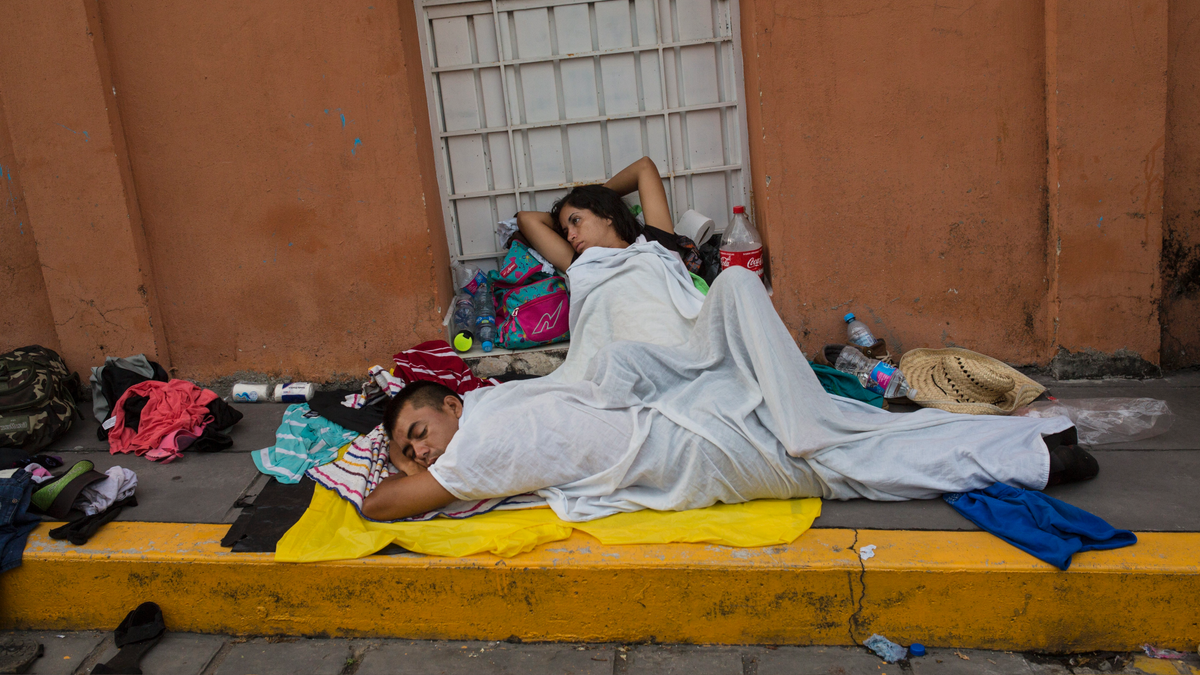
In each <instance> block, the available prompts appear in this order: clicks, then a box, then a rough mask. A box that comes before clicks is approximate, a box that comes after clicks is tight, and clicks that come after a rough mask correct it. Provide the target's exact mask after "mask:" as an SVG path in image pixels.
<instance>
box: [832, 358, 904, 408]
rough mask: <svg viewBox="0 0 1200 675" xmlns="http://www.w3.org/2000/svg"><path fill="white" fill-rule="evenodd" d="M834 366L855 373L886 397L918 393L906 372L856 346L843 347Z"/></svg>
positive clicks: (867, 386) (859, 378)
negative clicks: (910, 383)
mask: <svg viewBox="0 0 1200 675" xmlns="http://www.w3.org/2000/svg"><path fill="white" fill-rule="evenodd" d="M833 367H834V368H837V369H838V370H840V371H842V372H843V373H850V374H851V375H854V376H855V377H857V378H858V381H859V382H860V383H861V384H862V386H864V387H866V388H867V389H870V390H871V391H873V392H875V393H877V394H883V395H884V397H885V398H898V397H900V396H907V397H909V398H914V397H915V396H916V395H917V390H916V389H913V388H912V387H911V386H909V384H908V380H906V379H905V378H904V373H902V372H900V371H899V370H898V369H896V367H895V366H889V365H888V364H886V363H884V362H883V361H877V360H875V359H872V358H870V357H868V356H866V355H865V354H863V353H862V352H860V351H858V349H856V348H854V347H850V346H846V347H845V348H843V349H842V353H841V354H838V357H837V362H836V363H834V364H833Z"/></svg>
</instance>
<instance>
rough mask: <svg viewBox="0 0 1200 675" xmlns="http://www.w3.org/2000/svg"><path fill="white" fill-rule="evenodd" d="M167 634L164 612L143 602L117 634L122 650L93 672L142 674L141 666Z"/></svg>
mask: <svg viewBox="0 0 1200 675" xmlns="http://www.w3.org/2000/svg"><path fill="white" fill-rule="evenodd" d="M166 632H167V625H166V623H165V622H164V621H163V614H162V610H161V609H159V607H158V605H156V604H154V603H153V602H143V603H142V604H140V605H138V608H137V609H135V610H133V611H132V612H130V613H128V614H126V615H125V619H124V620H123V621H121V625H119V626H117V629H116V630H114V631H113V641H114V642H116V643H117V647H119V648H120V649H121V651H119V652H117V655H116V656H114V657H112V658H111V659H109V660H108V663H97V664H96V666H95V667H94V668H92V673H114V674H120V675H142V669H141V668H140V667H139V666H138V664H139V663H141V661H142V657H143V656H145V655H146V652H148V651H150V649H151V648H153V647H154V645H156V644H158V641H159V640H161V639H162V636H163V634H164V633H166Z"/></svg>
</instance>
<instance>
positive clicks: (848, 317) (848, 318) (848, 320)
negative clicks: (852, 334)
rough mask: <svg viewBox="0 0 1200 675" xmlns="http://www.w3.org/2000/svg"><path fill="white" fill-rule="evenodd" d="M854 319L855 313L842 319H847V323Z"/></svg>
mask: <svg viewBox="0 0 1200 675" xmlns="http://www.w3.org/2000/svg"><path fill="white" fill-rule="evenodd" d="M853 320H854V315H853V314H847V315H846V316H843V317H842V321H845V322H846V323H850V322H851V321H853Z"/></svg>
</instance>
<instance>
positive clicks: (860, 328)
mask: <svg viewBox="0 0 1200 675" xmlns="http://www.w3.org/2000/svg"><path fill="white" fill-rule="evenodd" d="M842 320H843V321H845V322H846V336H847V337H849V338H850V342H852V343H854V344H856V345H858V346H859V347H871V346H873V345H874V344H875V343H876V342H877V340H876V339H875V336H874V335H871V329H870V328H867V324H865V323H863V322H861V321H859V320H858V319H856V318H854V315H853V314H847V315H846V316H843V317H842Z"/></svg>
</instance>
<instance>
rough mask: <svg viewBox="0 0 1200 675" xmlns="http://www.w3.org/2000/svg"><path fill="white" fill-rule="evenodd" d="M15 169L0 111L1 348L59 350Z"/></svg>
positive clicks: (14, 160) (27, 214)
mask: <svg viewBox="0 0 1200 675" xmlns="http://www.w3.org/2000/svg"><path fill="white" fill-rule="evenodd" d="M2 97H3V91H0V98H2ZM15 165H16V158H15V157H14V156H13V151H12V141H11V140H10V139H9V136H8V124H7V123H6V122H5V120H4V110H3V107H0V242H3V244H2V245H0V349H3V350H6V351H7V350H9V349H12V348H14V347H23V346H25V345H31V344H41V345H45V346H47V347H50V348H51V349H57V348H58V346H59V345H58V334H57V333H56V332H55V330H54V317H53V315H52V314H51V313H50V299H49V298H48V297H47V296H46V284H45V282H44V281H43V280H42V266H41V263H40V261H39V260H38V254H37V244H36V243H35V242H34V240H33V228H32V227H31V226H30V225H29V210H28V209H26V208H25V199H24V197H23V196H22V194H23V193H22V191H21V174H20V172H18V171H16V166H15Z"/></svg>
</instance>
